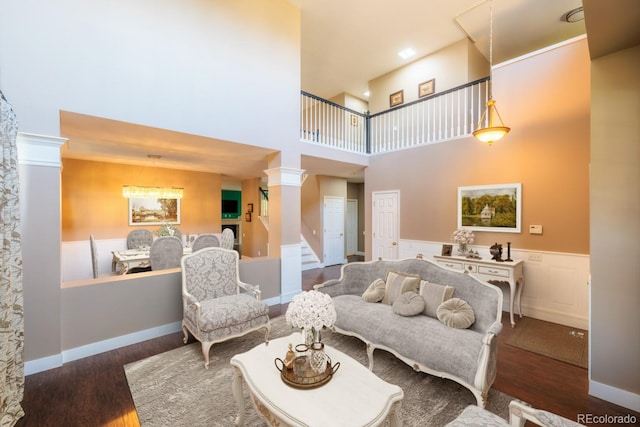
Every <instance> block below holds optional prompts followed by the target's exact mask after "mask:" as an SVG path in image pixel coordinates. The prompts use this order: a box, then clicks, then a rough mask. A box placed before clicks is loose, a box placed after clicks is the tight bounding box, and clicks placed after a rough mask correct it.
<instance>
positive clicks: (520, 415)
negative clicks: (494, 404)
mask: <svg viewBox="0 0 640 427" xmlns="http://www.w3.org/2000/svg"><path fill="white" fill-rule="evenodd" d="M526 421H531V422H532V423H534V424H537V425H540V426H551V425H552V426H555V427H584V425H583V424H579V423H577V422H575V421H571V420H570V419H567V418H564V417H561V416H560V415H557V414H554V413H551V412H547V411H543V410H541V409H535V408H532V407H531V405H529V404H527V403H524V402H521V401H519V400H512V401H511V402H510V403H509V424H510V425H511V426H512V427H522V426H524V424H525V422H526Z"/></svg>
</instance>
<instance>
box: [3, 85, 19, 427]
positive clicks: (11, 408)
mask: <svg viewBox="0 0 640 427" xmlns="http://www.w3.org/2000/svg"><path fill="white" fill-rule="evenodd" d="M17 132H18V124H17V121H16V118H15V114H14V113H13V109H12V108H11V105H10V104H9V103H8V102H7V100H6V99H5V97H4V95H3V94H2V92H1V91H0V144H1V147H0V148H1V150H2V151H1V153H2V154H1V157H0V214H1V216H0V235H1V238H2V248H1V249H0V257H1V258H0V426H2V427H4V426H13V425H15V424H16V422H17V421H18V420H19V419H20V418H21V417H22V416H23V415H24V412H23V410H22V406H20V402H22V396H23V393H24V351H23V350H24V315H23V314H24V312H23V303H22V251H21V247H20V205H19V202H18V193H19V186H18V149H17V147H16V136H17Z"/></svg>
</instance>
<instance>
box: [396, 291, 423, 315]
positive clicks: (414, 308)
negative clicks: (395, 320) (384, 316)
mask: <svg viewBox="0 0 640 427" xmlns="http://www.w3.org/2000/svg"><path fill="white" fill-rule="evenodd" d="M423 310H424V299H423V298H422V297H421V296H420V295H418V294H417V293H415V292H405V293H403V294H402V295H400V296H399V297H398V298H396V300H395V301H394V302H393V312H394V313H396V314H399V315H400V316H415V315H416V314H422V311H423Z"/></svg>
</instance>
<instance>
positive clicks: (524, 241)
mask: <svg viewBox="0 0 640 427" xmlns="http://www.w3.org/2000/svg"><path fill="white" fill-rule="evenodd" d="M494 79H495V82H494V97H495V99H496V100H497V105H498V108H499V110H500V113H501V114H502V117H503V119H504V120H505V122H506V124H507V125H509V126H511V128H512V131H511V133H510V134H509V135H507V136H506V137H505V138H504V139H503V140H501V141H498V142H495V143H494V144H493V145H492V146H491V147H489V146H487V145H485V144H482V143H480V142H478V141H477V140H475V139H473V138H471V137H469V138H464V139H459V140H455V141H449V142H446V143H440V144H433V145H430V146H425V147H422V148H415V149H411V150H404V151H398V152H394V153H389V154H384V155H378V156H373V157H372V158H371V162H370V165H369V167H368V168H367V169H366V180H365V187H366V196H367V198H368V199H367V202H366V203H365V209H366V210H367V213H366V217H367V218H370V217H371V203H370V197H371V192H372V191H383V190H399V191H400V193H401V199H400V200H401V206H400V224H401V226H400V238H401V239H416V240H425V241H436V242H437V241H442V242H448V241H450V236H451V232H452V231H453V230H455V229H456V227H457V222H456V212H457V187H458V186H469V185H483V184H501V183H513V182H519V183H522V228H523V231H522V233H519V234H513V233H487V232H478V233H476V242H475V243H476V244H478V245H481V246H490V245H492V244H493V243H495V242H498V243H502V244H503V245H504V246H506V242H507V241H510V242H512V246H513V247H514V248H520V249H530V250H544V251H557V252H567V253H576V254H588V253H589V123H590V122H589V101H590V97H589V93H590V89H589V86H590V73H589V55H588V50H587V43H586V40H582V41H580V42H577V43H573V44H570V45H566V46H564V47H561V48H558V49H555V50H554V51H551V52H548V53H546V54H544V55H537V56H534V57H531V58H528V59H525V60H523V61H521V62H516V63H512V64H509V65H505V66H503V67H501V68H499V69H498V70H496V72H495V74H494ZM532 81H535V82H536V84H535V85H531V84H530V82H532ZM540 88H544V89H545V90H540ZM530 224H536V225H542V226H543V235H531V234H529V233H528V227H529V225H530ZM370 227H371V224H367V228H368V229H367V233H366V235H371V230H370ZM366 250H367V254H368V256H370V254H371V242H367V244H366Z"/></svg>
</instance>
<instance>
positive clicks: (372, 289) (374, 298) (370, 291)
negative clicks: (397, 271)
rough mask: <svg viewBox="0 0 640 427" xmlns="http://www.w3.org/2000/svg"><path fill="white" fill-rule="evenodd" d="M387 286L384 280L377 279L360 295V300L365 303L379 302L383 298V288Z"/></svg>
mask: <svg viewBox="0 0 640 427" xmlns="http://www.w3.org/2000/svg"><path fill="white" fill-rule="evenodd" d="M386 287H387V284H386V283H385V282H384V280H382V279H380V278H377V279H375V280H374V281H373V282H371V284H370V285H369V287H368V288H367V290H366V291H364V293H363V294H362V299H363V300H365V301H366V302H380V301H382V298H384V293H385V288H386Z"/></svg>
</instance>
